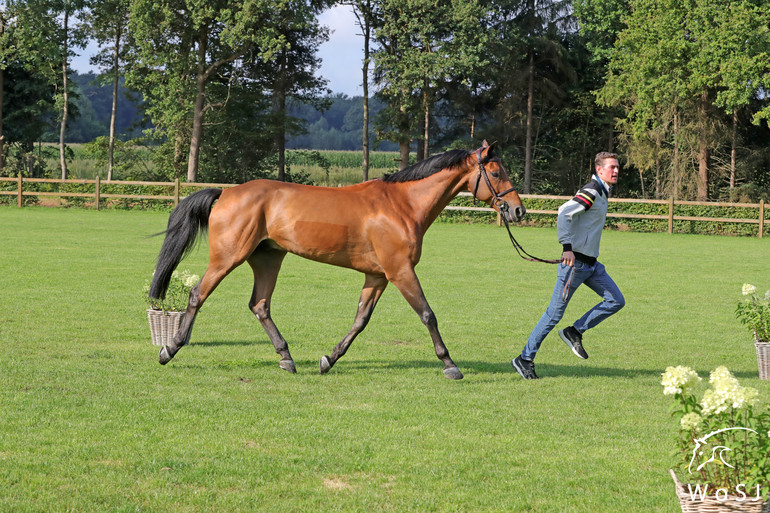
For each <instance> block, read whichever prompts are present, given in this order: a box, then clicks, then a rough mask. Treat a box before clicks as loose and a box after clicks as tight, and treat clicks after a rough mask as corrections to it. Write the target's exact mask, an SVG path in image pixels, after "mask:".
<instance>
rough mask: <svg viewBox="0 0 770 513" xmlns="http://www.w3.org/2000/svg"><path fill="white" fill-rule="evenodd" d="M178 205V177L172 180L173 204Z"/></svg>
mask: <svg viewBox="0 0 770 513" xmlns="http://www.w3.org/2000/svg"><path fill="white" fill-rule="evenodd" d="M177 205H179V177H178V176H177V177H176V180H174V206H177Z"/></svg>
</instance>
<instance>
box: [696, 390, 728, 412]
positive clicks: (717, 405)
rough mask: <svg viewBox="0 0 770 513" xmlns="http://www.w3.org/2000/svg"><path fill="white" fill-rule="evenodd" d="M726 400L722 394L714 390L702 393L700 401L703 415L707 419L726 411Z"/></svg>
mask: <svg viewBox="0 0 770 513" xmlns="http://www.w3.org/2000/svg"><path fill="white" fill-rule="evenodd" d="M726 399H727V398H726V396H725V395H724V394H720V393H718V392H717V391H716V390H712V389H709V390H706V391H705V392H704V393H703V399H701V401H700V404H701V406H703V415H704V416H706V417H708V416H710V415H718V414H720V413H723V412H725V411H727V407H728V406H729V403H728V402H727V400H726Z"/></svg>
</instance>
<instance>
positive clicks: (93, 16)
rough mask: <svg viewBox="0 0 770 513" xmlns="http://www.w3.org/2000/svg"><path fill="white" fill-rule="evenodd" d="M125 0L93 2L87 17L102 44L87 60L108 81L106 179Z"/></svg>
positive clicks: (111, 160) (112, 141) (124, 37)
mask: <svg viewBox="0 0 770 513" xmlns="http://www.w3.org/2000/svg"><path fill="white" fill-rule="evenodd" d="M130 6H131V4H130V2H129V0H101V1H99V2H94V3H93V5H92V7H91V11H90V13H89V16H88V18H87V19H88V22H89V27H90V35H91V36H93V37H94V38H95V39H96V41H97V42H98V43H99V44H100V45H102V46H104V45H107V46H106V47H103V48H102V50H101V51H100V52H99V54H98V55H96V56H94V57H92V58H91V63H92V64H96V65H101V66H102V67H103V69H105V72H104V74H103V76H104V77H105V78H107V79H111V80H112V112H111V115H110V135H109V142H108V161H107V180H112V174H113V169H114V167H115V158H114V153H115V123H116V121H117V114H118V85H119V81H120V76H121V71H122V69H121V62H122V61H123V60H124V59H125V57H126V49H127V47H128V45H127V41H126V40H127V38H128V20H129V16H128V15H129V11H130Z"/></svg>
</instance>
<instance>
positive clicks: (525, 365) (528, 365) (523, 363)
mask: <svg viewBox="0 0 770 513" xmlns="http://www.w3.org/2000/svg"><path fill="white" fill-rule="evenodd" d="M511 365H513V368H514V369H516V371H517V372H518V373H519V374H521V377H522V378H524V379H540V378H538V377H537V374H535V362H533V361H530V360H525V359H524V358H522V357H521V356H517V357H516V358H514V359H513V360H511Z"/></svg>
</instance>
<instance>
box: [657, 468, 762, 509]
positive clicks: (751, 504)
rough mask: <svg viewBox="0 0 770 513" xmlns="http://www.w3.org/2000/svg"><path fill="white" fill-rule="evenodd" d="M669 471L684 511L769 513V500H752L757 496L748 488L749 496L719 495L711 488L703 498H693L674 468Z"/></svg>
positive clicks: (747, 493)
mask: <svg viewBox="0 0 770 513" xmlns="http://www.w3.org/2000/svg"><path fill="white" fill-rule="evenodd" d="M669 472H670V473H671V478H672V479H673V480H674V484H675V485H676V496H677V497H678V498H679V505H680V506H681V507H682V513H728V512H735V513H768V510H770V507H769V506H770V503H768V501H767V500H760V501H758V500H752V499H754V498H755V497H754V496H752V495H751V493H752V491H751V490H747V491H746V495H747V496H746V497H745V498H743V497H739V496H737V495H727V496H725V495H723V494H719V495H718V496H717V495H715V492H716V490H713V491H712V490H710V489H709V494H708V496H705V497H703V498H702V499H701V497H700V496H696V497H695V500H693V494H691V493H690V490H688V488H687V485H684V484H682V482H681V481H679V479H678V478H677V477H676V473H674V471H673V470H669ZM754 493H756V490H754ZM739 499H742V500H739Z"/></svg>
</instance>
